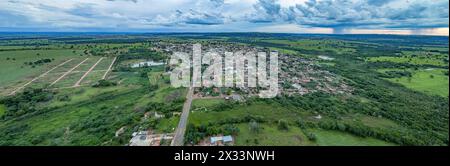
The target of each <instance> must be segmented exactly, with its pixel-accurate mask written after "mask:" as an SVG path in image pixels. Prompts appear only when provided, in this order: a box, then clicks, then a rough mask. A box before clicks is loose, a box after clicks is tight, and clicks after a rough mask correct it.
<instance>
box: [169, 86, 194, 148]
mask: <svg viewBox="0 0 450 166" xmlns="http://www.w3.org/2000/svg"><path fill="white" fill-rule="evenodd" d="M193 94H194V88H193V87H190V88H189V91H188V93H187V95H186V101H185V102H184V105H183V112H182V113H181V117H180V122H179V123H178V127H177V130H176V131H175V136H174V137H173V139H172V142H171V143H170V146H183V145H184V133H185V132H186V125H187V122H188V117H189V110H190V109H191V103H192V95H193Z"/></svg>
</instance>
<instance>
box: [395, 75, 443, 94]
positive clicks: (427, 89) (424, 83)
mask: <svg viewBox="0 0 450 166" xmlns="http://www.w3.org/2000/svg"><path fill="white" fill-rule="evenodd" d="M445 71H446V70H443V69H431V70H420V71H415V72H414V73H413V75H412V77H411V78H409V77H401V78H391V79H388V80H390V81H392V82H395V83H399V84H402V85H404V86H405V87H407V88H410V89H413V90H417V91H420V92H424V93H427V94H432V95H439V96H442V97H447V96H448V91H449V89H448V87H449V80H448V75H445V74H444V72H445Z"/></svg>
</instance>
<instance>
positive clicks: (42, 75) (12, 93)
mask: <svg viewBox="0 0 450 166" xmlns="http://www.w3.org/2000/svg"><path fill="white" fill-rule="evenodd" d="M72 60H73V59H69V60H67V61H65V62H63V63H61V64H59V65H57V66H55V67H53V68H52V69H50V70H48V71H46V72H45V73H43V74H41V75H39V76H37V77H35V78H33V79H32V80H31V81H29V82H27V83H26V84H24V85H22V86H20V87H19V88H17V89H16V90H14V91H12V92H11V93H10V94H9V95H14V94H15V93H16V92H17V91H19V90H20V89H23V88H25V87H26V86H28V85H30V84H31V83H32V82H34V81H36V80H37V79H39V78H41V77H44V76H45V75H47V74H48V73H50V72H51V71H53V70H55V69H56V68H58V67H61V66H62V65H64V64H66V63H68V62H70V61H72Z"/></svg>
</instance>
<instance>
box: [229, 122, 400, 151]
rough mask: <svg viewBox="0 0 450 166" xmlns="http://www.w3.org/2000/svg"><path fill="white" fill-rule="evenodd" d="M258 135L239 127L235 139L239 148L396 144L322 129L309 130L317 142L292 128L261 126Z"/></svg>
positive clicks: (296, 128) (241, 126) (298, 129)
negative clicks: (281, 128)
mask: <svg viewBox="0 0 450 166" xmlns="http://www.w3.org/2000/svg"><path fill="white" fill-rule="evenodd" d="M260 127H261V130H260V131H259V132H258V133H254V132H251V131H250V129H249V125H248V124H245V123H242V124H239V125H238V128H239V134H238V135H237V136H236V137H235V141H236V142H235V145H238V146H255V145H258V146H393V145H395V144H392V143H389V142H385V141H382V140H378V139H374V138H363V137H358V136H354V135H352V134H348V133H344V132H339V131H332V130H321V129H308V132H310V133H313V134H314V135H315V138H316V140H314V141H312V140H309V139H308V137H306V136H305V134H304V132H303V131H302V129H300V128H298V127H292V126H291V127H290V128H289V130H287V131H285V130H280V129H278V128H277V127H276V126H274V125H268V124H261V125H260Z"/></svg>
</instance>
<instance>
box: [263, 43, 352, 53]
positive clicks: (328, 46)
mask: <svg viewBox="0 0 450 166" xmlns="http://www.w3.org/2000/svg"><path fill="white" fill-rule="evenodd" d="M261 41H262V42H268V43H274V44H283V45H286V46H288V47H291V48H300V49H304V50H317V51H333V52H336V53H337V54H343V53H354V52H355V51H356V50H355V49H354V48H353V46H352V44H351V43H350V42H343V41H336V40H313V39H302V40H295V41H292V40H279V39H267V40H261ZM272 48H273V49H278V50H280V51H281V52H282V53H291V54H295V53H297V52H291V51H289V50H285V49H280V48H276V47H272Z"/></svg>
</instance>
